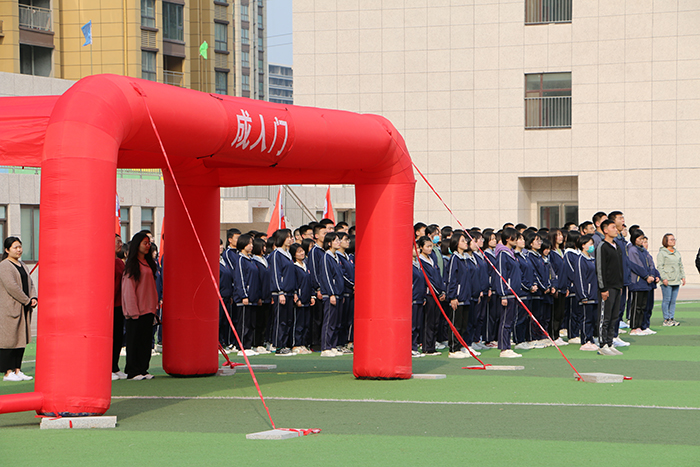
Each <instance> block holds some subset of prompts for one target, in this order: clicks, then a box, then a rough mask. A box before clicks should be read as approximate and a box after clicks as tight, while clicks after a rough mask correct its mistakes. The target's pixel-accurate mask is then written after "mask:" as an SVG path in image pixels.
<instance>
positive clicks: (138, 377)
mask: <svg viewBox="0 0 700 467" xmlns="http://www.w3.org/2000/svg"><path fill="white" fill-rule="evenodd" d="M142 379H146V375H136V376H134V377H133V378H131V380H132V381H141V380H142Z"/></svg>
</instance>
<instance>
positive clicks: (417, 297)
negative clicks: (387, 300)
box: [411, 260, 428, 305]
mask: <svg viewBox="0 0 700 467" xmlns="http://www.w3.org/2000/svg"><path fill="white" fill-rule="evenodd" d="M424 267H425V266H424ZM412 269H413V287H412V289H411V291H412V298H411V299H412V303H413V304H414V305H422V304H423V302H425V295H426V290H427V289H428V287H427V285H426V283H425V276H424V275H423V271H422V270H421V268H420V263H418V261H417V260H414V261H413V268H412ZM426 272H427V271H426Z"/></svg>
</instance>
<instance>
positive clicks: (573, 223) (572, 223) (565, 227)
mask: <svg viewBox="0 0 700 467" xmlns="http://www.w3.org/2000/svg"><path fill="white" fill-rule="evenodd" d="M572 225H573V226H574V227H576V222H567V223H566V224H564V230H571V226H572Z"/></svg>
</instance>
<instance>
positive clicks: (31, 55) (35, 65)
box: [19, 44, 53, 76]
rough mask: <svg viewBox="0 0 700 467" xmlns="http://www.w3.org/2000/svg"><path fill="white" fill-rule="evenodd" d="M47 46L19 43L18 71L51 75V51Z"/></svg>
mask: <svg viewBox="0 0 700 467" xmlns="http://www.w3.org/2000/svg"><path fill="white" fill-rule="evenodd" d="M52 51H53V50H52V49H50V48H48V47H39V46H34V45H27V44H20V45H19V72H20V73H22V74H23V75H34V76H51V53H52Z"/></svg>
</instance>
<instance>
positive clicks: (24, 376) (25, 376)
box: [17, 370, 34, 381]
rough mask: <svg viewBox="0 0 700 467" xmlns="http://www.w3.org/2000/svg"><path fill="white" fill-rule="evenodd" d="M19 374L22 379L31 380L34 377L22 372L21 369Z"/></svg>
mask: <svg viewBox="0 0 700 467" xmlns="http://www.w3.org/2000/svg"><path fill="white" fill-rule="evenodd" d="M17 376H19V377H20V378H21V379H22V381H31V380H33V379H34V377H33V376H27V375H25V374H24V373H22V370H20V371H19V372H18V373H17Z"/></svg>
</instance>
